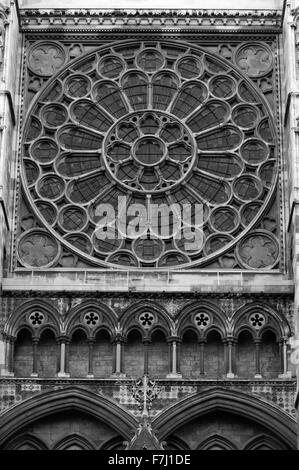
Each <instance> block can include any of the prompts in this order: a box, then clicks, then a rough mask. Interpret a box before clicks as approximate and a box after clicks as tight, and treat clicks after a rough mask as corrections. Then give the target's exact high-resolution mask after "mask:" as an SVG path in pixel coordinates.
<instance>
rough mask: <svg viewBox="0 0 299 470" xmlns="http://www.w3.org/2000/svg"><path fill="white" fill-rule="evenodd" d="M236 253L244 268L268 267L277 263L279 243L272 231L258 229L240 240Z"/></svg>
mask: <svg viewBox="0 0 299 470" xmlns="http://www.w3.org/2000/svg"><path fill="white" fill-rule="evenodd" d="M237 254H238V258H239V260H240V262H241V264H242V265H244V266H245V267H246V268H250V269H270V268H272V267H273V266H275V264H276V263H277V260H278V257H279V245H278V242H277V240H276V238H275V236H274V235H273V234H272V233H270V232H266V230H259V231H256V232H252V233H250V234H249V235H247V237H245V238H244V240H242V241H241V242H240V244H239V245H238V247H237Z"/></svg>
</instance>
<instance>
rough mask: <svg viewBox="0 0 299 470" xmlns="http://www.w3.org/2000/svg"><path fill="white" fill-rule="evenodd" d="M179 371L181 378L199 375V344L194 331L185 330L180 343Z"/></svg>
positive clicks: (193, 377) (192, 377)
mask: <svg viewBox="0 0 299 470" xmlns="http://www.w3.org/2000/svg"><path fill="white" fill-rule="evenodd" d="M180 365H181V373H182V376H183V378H186V379H197V378H199V377H200V345H199V343H198V337H197V334H196V333H195V331H193V330H187V331H186V332H185V333H184V335H183V340H182V344H181V361H180Z"/></svg>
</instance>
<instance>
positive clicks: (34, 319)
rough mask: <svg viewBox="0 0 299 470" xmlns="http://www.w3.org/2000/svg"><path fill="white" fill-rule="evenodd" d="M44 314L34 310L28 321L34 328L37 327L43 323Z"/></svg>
mask: <svg viewBox="0 0 299 470" xmlns="http://www.w3.org/2000/svg"><path fill="white" fill-rule="evenodd" d="M44 320H45V316H44V315H43V314H42V313H40V312H34V313H32V314H31V315H30V316H29V321H30V323H31V325H32V326H34V328H38V327H39V326H41V325H42V324H43V323H44Z"/></svg>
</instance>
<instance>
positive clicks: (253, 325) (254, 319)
mask: <svg viewBox="0 0 299 470" xmlns="http://www.w3.org/2000/svg"><path fill="white" fill-rule="evenodd" d="M232 324H233V335H234V336H235V337H238V336H239V334H240V332H241V331H242V330H244V329H248V330H249V331H251V332H252V334H253V336H254V337H256V338H261V337H262V335H263V334H264V332H266V331H272V332H273V333H274V334H275V337H276V340H277V341H280V340H281V338H283V337H289V336H291V334H292V333H291V328H290V325H289V322H288V321H287V319H286V318H285V316H283V315H282V314H281V313H279V312H278V311H277V310H275V309H274V308H273V307H271V306H269V305H268V304H266V303H265V302H252V303H249V304H246V305H244V306H242V307H240V308H239V309H238V310H237V311H236V312H235V313H234V315H233V317H232Z"/></svg>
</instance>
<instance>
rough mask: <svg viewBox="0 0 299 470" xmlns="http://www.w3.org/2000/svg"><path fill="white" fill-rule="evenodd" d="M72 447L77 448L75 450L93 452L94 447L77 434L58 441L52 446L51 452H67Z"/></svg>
mask: <svg viewBox="0 0 299 470" xmlns="http://www.w3.org/2000/svg"><path fill="white" fill-rule="evenodd" d="M73 446H75V447H77V450H95V447H94V445H93V444H92V443H91V442H90V441H88V440H87V439H86V438H85V437H83V436H80V435H79V434H77V433H73V434H71V435H70V436H67V437H64V438H63V439H61V440H59V441H58V442H57V443H56V444H55V445H54V447H53V450H68V449H70V448H71V447H73Z"/></svg>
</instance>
